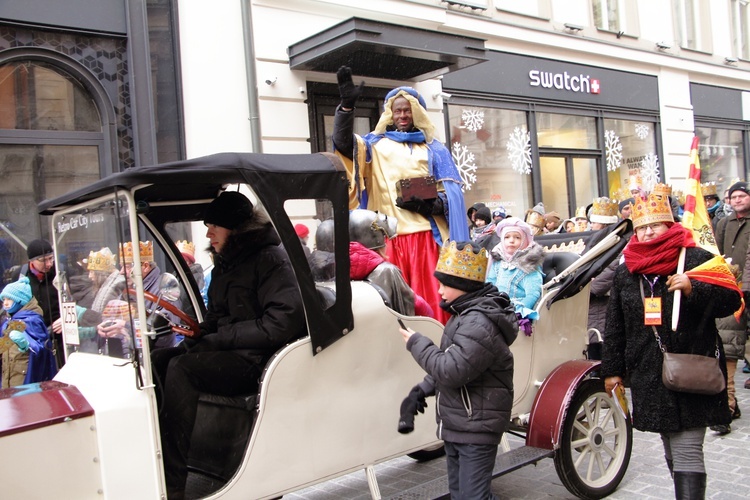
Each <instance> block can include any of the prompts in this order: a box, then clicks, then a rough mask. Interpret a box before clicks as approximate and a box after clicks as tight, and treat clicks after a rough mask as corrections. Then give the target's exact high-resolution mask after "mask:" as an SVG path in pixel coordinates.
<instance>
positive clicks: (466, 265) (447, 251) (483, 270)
mask: <svg viewBox="0 0 750 500" xmlns="http://www.w3.org/2000/svg"><path fill="white" fill-rule="evenodd" d="M488 260H489V256H488V254H487V250H485V249H484V248H482V249H481V250H480V252H479V253H474V251H473V250H472V248H471V245H468V244H467V245H466V246H464V248H463V249H462V250H459V249H458V247H457V246H456V242H455V241H451V242H450V244H448V245H444V246H443V247H442V248H441V249H440V258H439V259H438V263H437V266H436V267H435V271H436V272H440V273H443V274H447V275H449V276H455V277H456V278H462V279H466V280H470V281H479V282H480V283H484V277H485V275H486V274H487V262H488Z"/></svg>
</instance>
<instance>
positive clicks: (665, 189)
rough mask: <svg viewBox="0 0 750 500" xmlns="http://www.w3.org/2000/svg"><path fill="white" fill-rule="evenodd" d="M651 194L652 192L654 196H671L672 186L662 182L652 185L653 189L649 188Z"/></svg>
mask: <svg viewBox="0 0 750 500" xmlns="http://www.w3.org/2000/svg"><path fill="white" fill-rule="evenodd" d="M651 194H654V195H656V196H665V197H666V196H671V195H672V186H670V185H669V184H663V183H661V182H660V183H659V184H656V185H655V186H654V189H652V190H651Z"/></svg>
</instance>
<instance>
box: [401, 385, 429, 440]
mask: <svg viewBox="0 0 750 500" xmlns="http://www.w3.org/2000/svg"><path fill="white" fill-rule="evenodd" d="M424 398H425V393H424V391H423V390H422V388H421V387H419V386H418V385H415V386H414V387H412V389H411V391H410V392H409V395H408V396H406V399H404V400H403V401H402V402H401V417H400V418H399V420H398V432H400V433H401V434H409V433H410V432H411V431H413V430H414V417H415V416H416V415H417V412H419V413H424V409H425V408H427V401H425V399H424Z"/></svg>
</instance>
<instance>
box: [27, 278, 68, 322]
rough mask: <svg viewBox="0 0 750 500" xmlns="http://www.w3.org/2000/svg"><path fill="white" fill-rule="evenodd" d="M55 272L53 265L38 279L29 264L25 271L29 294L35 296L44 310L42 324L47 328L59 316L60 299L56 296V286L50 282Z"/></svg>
mask: <svg viewBox="0 0 750 500" xmlns="http://www.w3.org/2000/svg"><path fill="white" fill-rule="evenodd" d="M56 274H57V273H56V271H55V268H54V267H53V268H52V269H50V270H49V272H48V273H47V274H45V275H44V276H43V277H42V280H41V281H40V280H39V278H37V277H36V275H35V274H34V271H32V270H31V266H28V270H27V271H26V276H27V277H28V278H29V284H30V285H31V295H33V296H34V297H35V298H36V300H37V302H39V307H41V308H42V311H44V324H45V325H47V327H48V328H49V327H50V326H52V323H54V322H55V321H56V320H57V318H59V317H60V299H59V298H58V296H57V288H55V285H53V284H52V282H53V281H54V279H55V276H56Z"/></svg>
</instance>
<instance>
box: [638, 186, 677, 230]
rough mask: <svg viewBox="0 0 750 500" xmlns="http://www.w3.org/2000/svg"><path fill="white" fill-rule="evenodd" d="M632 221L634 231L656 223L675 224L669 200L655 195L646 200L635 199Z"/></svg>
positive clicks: (652, 194)
mask: <svg viewBox="0 0 750 500" xmlns="http://www.w3.org/2000/svg"><path fill="white" fill-rule="evenodd" d="M631 219H632V220H633V228H634V229H635V228H638V227H641V226H645V225H647V224H653V223H655V222H674V217H673V216H672V207H670V206H669V200H668V199H667V198H666V197H665V196H661V195H657V194H654V193H651V194H650V195H648V197H646V198H642V197H640V196H636V197H635V204H634V205H633V213H632V214H631Z"/></svg>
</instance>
